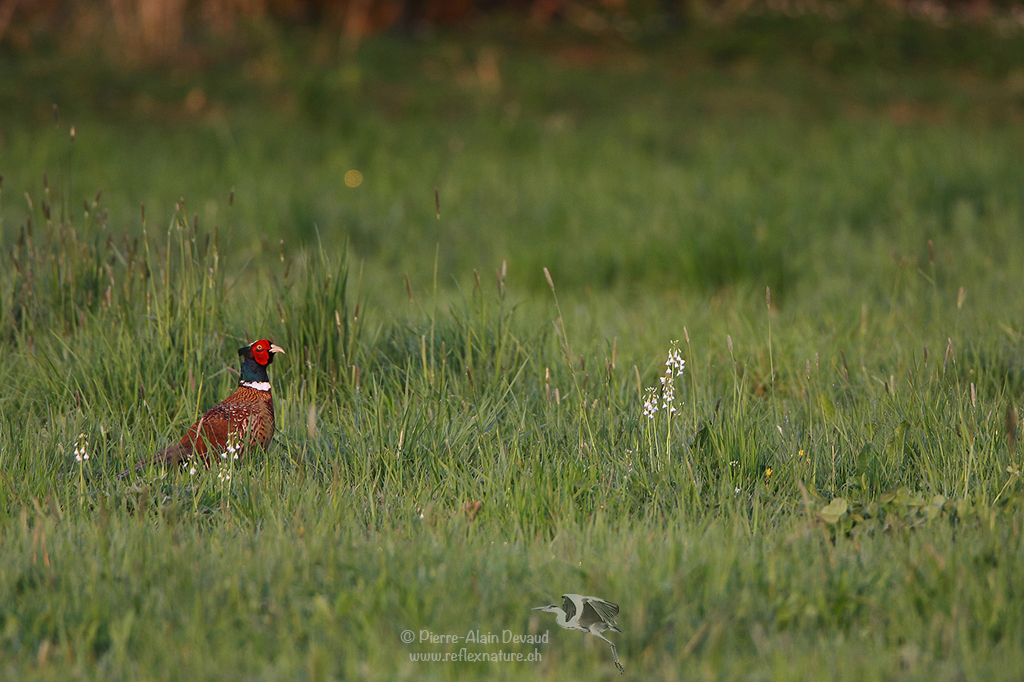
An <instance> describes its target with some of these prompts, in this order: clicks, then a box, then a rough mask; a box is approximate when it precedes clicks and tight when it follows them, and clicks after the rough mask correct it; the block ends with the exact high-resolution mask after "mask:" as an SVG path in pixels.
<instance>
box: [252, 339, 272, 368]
mask: <svg viewBox="0 0 1024 682" xmlns="http://www.w3.org/2000/svg"><path fill="white" fill-rule="evenodd" d="M252 357H253V359H255V360H256V362H258V363H260V364H261V365H264V366H265V365H269V364H270V341H267V340H266V339H260V340H259V341H257V342H256V343H254V344H252Z"/></svg>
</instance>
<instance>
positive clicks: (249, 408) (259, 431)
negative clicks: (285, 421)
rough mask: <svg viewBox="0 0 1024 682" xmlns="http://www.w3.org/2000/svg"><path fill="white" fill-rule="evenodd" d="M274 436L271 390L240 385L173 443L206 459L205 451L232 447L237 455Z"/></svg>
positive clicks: (220, 452) (216, 452) (267, 442)
mask: <svg viewBox="0 0 1024 682" xmlns="http://www.w3.org/2000/svg"><path fill="white" fill-rule="evenodd" d="M273 438H274V399H273V397H271V395H270V389H269V388H268V389H267V390H265V391H261V390H259V389H256V388H250V387H248V386H239V387H238V389H236V390H235V392H234V393H232V394H231V395H229V396H228V397H227V398H225V399H224V401H223V402H222V403H221V404H219V405H217V406H216V407H215V408H213V409H212V410H210V411H209V412H207V413H206V414H204V415H203V416H202V417H200V418H199V421H197V422H196V423H195V424H193V425H192V428H190V429H189V430H188V433H186V434H185V437H184V438H182V439H181V442H179V443H178V444H177V445H176V446H174V447H176V448H179V449H180V450H182V451H187V452H189V453H190V454H193V455H198V456H200V457H202V458H203V461H206V460H207V453H208V452H212V453H215V454H223V453H227V452H228V448H232V449H233V450H235V452H233V453H231V454H232V455H239V456H241V453H242V451H243V450H248V449H250V448H251V447H252V446H253V445H258V446H259V447H261V448H266V447H267V446H268V445H270V441H271V440H272V439H273Z"/></svg>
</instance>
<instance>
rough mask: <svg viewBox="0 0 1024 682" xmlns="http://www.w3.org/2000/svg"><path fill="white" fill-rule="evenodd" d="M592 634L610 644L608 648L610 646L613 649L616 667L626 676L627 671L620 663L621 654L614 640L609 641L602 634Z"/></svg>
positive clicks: (592, 632)
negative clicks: (616, 648)
mask: <svg viewBox="0 0 1024 682" xmlns="http://www.w3.org/2000/svg"><path fill="white" fill-rule="evenodd" d="M590 634H592V635H594V636H595V637H600V638H601V639H603V640H604V641H606V642H608V646H610V647H611V648H612V659H613V660H614V661H615V667H617V668H618V669H619V672H620V673H622V674H623V675H625V674H626V669H625V668H623V667H622V664H621V663H619V652H618V651H616V650H615V644H613V643H612V640H610V639H608V638H607V637H605V636H604V635H602V634H601V633H600V632H594V631H593V630H591V631H590Z"/></svg>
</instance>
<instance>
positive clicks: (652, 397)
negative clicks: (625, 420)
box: [644, 386, 658, 419]
mask: <svg viewBox="0 0 1024 682" xmlns="http://www.w3.org/2000/svg"><path fill="white" fill-rule="evenodd" d="M657 391H658V389H656V388H654V387H653V386H652V387H651V388H648V389H647V396H646V397H645V398H644V416H645V417H647V418H648V419H654V413H655V412H657V411H658V395H657Z"/></svg>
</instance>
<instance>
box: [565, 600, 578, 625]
mask: <svg viewBox="0 0 1024 682" xmlns="http://www.w3.org/2000/svg"><path fill="white" fill-rule="evenodd" d="M562 610H563V611H565V621H566V622H569V621H571V620H572V619H573V617H574V616H575V615H576V602H574V601H573V600H572V598H571V597H569V595H567V594H563V595H562Z"/></svg>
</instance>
